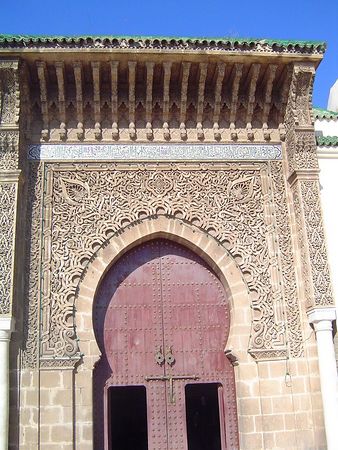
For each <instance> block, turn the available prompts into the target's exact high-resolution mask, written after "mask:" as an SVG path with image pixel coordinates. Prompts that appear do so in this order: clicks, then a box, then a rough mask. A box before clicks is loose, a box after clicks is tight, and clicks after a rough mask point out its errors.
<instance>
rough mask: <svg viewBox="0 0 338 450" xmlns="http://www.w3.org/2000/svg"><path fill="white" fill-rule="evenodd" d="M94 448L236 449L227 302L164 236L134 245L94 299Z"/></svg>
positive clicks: (191, 258) (199, 265)
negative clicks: (227, 348)
mask: <svg viewBox="0 0 338 450" xmlns="http://www.w3.org/2000/svg"><path fill="white" fill-rule="evenodd" d="M93 324H94V331H95V336H96V339H97V342H98V345H99V347H100V349H101V352H102V358H101V360H100V361H99V363H98V365H97V367H96V368H95V370H94V378H93V391H94V396H93V398H94V402H95V403H94V442H95V447H94V448H95V450H99V449H103V448H104V449H105V450H108V449H109V450H174V449H177V450H225V449H228V450H229V449H237V448H238V432H237V412H236V396H235V383H234V372H233V367H232V365H231V363H230V362H229V361H228V359H227V358H226V357H225V354H224V348H225V346H226V342H227V337H228V334H229V327H230V312H229V304H228V301H227V297H226V294H225V290H224V287H223V285H222V283H221V282H220V280H219V279H218V278H217V276H216V275H215V274H214V272H213V271H212V270H211V269H210V268H209V267H208V266H207V264H206V263H205V262H204V261H203V260H202V259H201V258H200V257H198V256H197V255H196V254H195V253H193V252H192V251H190V250H189V249H187V248H186V247H183V246H181V245H179V244H177V243H174V242H172V241H169V240H166V239H156V240H152V241H149V242H147V243H145V244H142V245H139V246H138V247H135V248H133V249H132V250H130V251H129V252H127V253H126V254H125V255H124V256H122V257H121V258H120V259H119V260H118V261H117V263H116V264H114V266H113V267H111V268H110V270H109V271H108V272H107V273H106V275H105V277H104V278H103V280H102V282H101V283H100V286H99V288H98V290H97V293H96V296H95V301H94V305H93Z"/></svg>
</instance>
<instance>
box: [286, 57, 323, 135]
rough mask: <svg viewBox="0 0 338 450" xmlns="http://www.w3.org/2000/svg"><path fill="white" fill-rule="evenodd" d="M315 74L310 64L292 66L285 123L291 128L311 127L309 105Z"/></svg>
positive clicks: (301, 63) (300, 63)
mask: <svg viewBox="0 0 338 450" xmlns="http://www.w3.org/2000/svg"><path fill="white" fill-rule="evenodd" d="M315 72H316V69H315V64H314V63H312V62H299V63H294V64H293V72H292V78H291V86H290V93H289V99H288V111H287V119H289V120H287V122H288V125H289V127H291V128H293V127H295V126H296V127H297V126H299V125H300V126H306V125H308V126H311V125H313V115H312V108H311V104H312V90H313V81H314V76H315Z"/></svg>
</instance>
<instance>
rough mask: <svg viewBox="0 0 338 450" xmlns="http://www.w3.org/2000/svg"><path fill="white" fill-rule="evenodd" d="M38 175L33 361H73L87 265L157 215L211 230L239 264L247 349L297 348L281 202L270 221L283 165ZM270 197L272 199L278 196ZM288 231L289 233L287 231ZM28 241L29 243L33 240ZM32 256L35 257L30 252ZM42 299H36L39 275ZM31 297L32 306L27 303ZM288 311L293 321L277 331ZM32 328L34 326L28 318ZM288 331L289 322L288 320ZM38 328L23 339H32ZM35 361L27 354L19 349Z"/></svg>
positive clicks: (108, 167) (58, 168)
mask: <svg viewBox="0 0 338 450" xmlns="http://www.w3.org/2000/svg"><path fill="white" fill-rule="evenodd" d="M44 165H45V175H44V177H43V178H44V180H45V181H44V184H45V186H44V188H43V189H44V191H45V195H44V202H43V217H44V222H43V244H42V245H43V247H42V255H43V259H42V262H41V268H40V269H39V268H38V264H37V263H36V261H37V260H38V252H39V242H38V240H37V239H36V236H37V235H38V234H40V233H41V228H40V232H38V231H37V230H36V228H37V227H41V225H40V224H39V222H38V220H39V206H38V205H39V204H40V202H39V198H37V197H38V196H37V193H38V191H39V189H40V188H39V182H36V189H37V191H36V192H34V191H33V190H32V191H31V192H30V195H31V196H35V198H36V200H35V203H34V204H35V206H34V208H33V211H35V212H33V221H32V237H31V239H32V244H31V245H32V247H31V248H32V255H31V259H30V266H31V267H30V270H31V273H30V294H29V298H30V302H31V304H30V307H29V308H30V309H29V320H33V321H34V320H37V319H36V317H37V314H36V312H37V311H36V309H37V308H38V307H39V304H40V307H41V309H42V311H41V312H42V314H41V318H42V324H41V336H40V338H41V348H40V352H41V356H42V360H41V362H40V364H44V365H55V364H60V365H63V364H66V363H67V362H66V361H67V359H68V361H69V358H77V357H78V356H79V355H78V347H77V341H76V335H75V329H74V301H75V297H76V291H77V286H78V283H79V280H80V278H81V275H82V273H83V271H84V270H85V268H86V266H87V264H88V262H89V261H90V260H91V259H92V258H93V257H95V252H96V250H97V249H98V248H100V247H101V246H102V245H103V244H104V243H105V242H107V241H109V239H110V238H111V237H112V236H114V235H115V234H117V233H118V232H119V231H121V229H123V228H124V227H126V226H132V225H133V223H137V222H138V221H140V220H142V219H145V218H155V217H156V216H159V215H165V216H167V217H174V218H179V219H180V220H183V221H185V222H187V223H190V224H191V225H192V226H197V227H199V228H200V229H202V230H204V231H205V232H207V233H209V234H211V235H213V236H214V237H215V238H216V239H217V240H218V241H219V242H220V244H221V245H222V246H224V247H225V248H226V249H227V250H228V251H229V252H230V254H231V255H232V256H233V257H234V259H235V260H236V261H237V263H238V265H239V267H240V269H241V270H242V273H243V277H244V280H245V281H246V284H247V286H248V291H249V293H250V297H251V306H252V315H253V319H252V320H253V322H252V336H251V340H250V343H248V344H249V347H250V353H251V354H252V355H253V356H254V357H255V358H267V357H269V358H276V357H277V358H278V357H285V356H286V342H287V341H289V343H290V348H291V354H292V355H293V356H299V355H301V352H302V344H301V341H302V337H301V332H300V326H299V323H298V322H299V311H298V307H297V302H296V300H295V298H296V297H295V296H294V274H293V269H292V252H291V249H290V248H287V250H285V249H283V251H281V246H282V245H284V242H283V233H285V232H286V233H290V230H289V226H288V217H287V211H286V209H283V211H282V212H279V213H278V215H277V219H276V221H275V220H274V219H271V217H272V216H273V215H271V211H273V210H274V208H275V204H278V205H281V204H282V205H286V200H285V196H283V195H282V196H280V197H279V198H278V197H277V196H276V195H277V194H276V193H275V194H273V193H272V192H273V186H272V182H271V173H273V179H274V181H273V184H274V185H275V191H276V190H278V191H279V190H280V189H281V188H282V187H283V175H282V172H281V171H282V168H281V163H279V162H270V163H219V164H210V165H209V164H207V163H190V164H184V163H167V164H150V163H148V164H146V163H141V164H136V163H134V164H133V165H130V164H122V163H121V164H114V163H109V164H107V163H90V164H89V163H87V164H66V163H60V164H47V163H45V164H44ZM276 199H278V202H277V201H276ZM288 236H290V234H288ZM33 241H34V242H33ZM35 255H36V257H35ZM40 271H41V273H42V280H41V283H42V284H41V286H42V289H40V292H41V298H40V300H38V299H37V298H36V295H37V291H38V284H39V281H38V280H37V278H39V273H40ZM35 299H36V303H35V304H34V302H35ZM284 310H286V318H287V319H288V320H290V319H292V320H293V322H294V324H297V323H298V325H297V326H296V327H294V328H293V330H292V332H291V331H290V332H289V336H286V335H285V329H286V323H285V318H284V314H285V311H284ZM29 327H30V329H33V327H32V324H31V323H30V325H29ZM290 328H291V327H290ZM37 329H38V327H34V330H35V331H34V333H35V336H34V333H33V334H32V335H31V336H29V337H28V343H27V345H26V347H27V351H28V353H29V351H30V346H31V347H32V351H33V347H34V343H36V342H37V340H38V339H37V338H38V336H37ZM26 360H27V364H28V365H34V364H35V357H34V356H32V355H27V356H26Z"/></svg>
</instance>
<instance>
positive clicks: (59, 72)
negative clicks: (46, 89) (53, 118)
mask: <svg viewBox="0 0 338 450" xmlns="http://www.w3.org/2000/svg"><path fill="white" fill-rule="evenodd" d="M55 70H56V79H57V84H58V97H59V98H58V100H59V114H60V139H62V140H65V139H66V137H67V129H66V98H65V80H64V63H63V61H57V62H56V63H55Z"/></svg>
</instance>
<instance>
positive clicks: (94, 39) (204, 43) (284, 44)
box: [0, 34, 326, 53]
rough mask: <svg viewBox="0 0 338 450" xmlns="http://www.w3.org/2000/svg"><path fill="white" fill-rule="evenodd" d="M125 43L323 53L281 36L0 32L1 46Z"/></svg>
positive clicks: (316, 44) (319, 46)
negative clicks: (283, 38) (62, 34)
mask: <svg viewBox="0 0 338 450" xmlns="http://www.w3.org/2000/svg"><path fill="white" fill-rule="evenodd" d="M120 46H122V47H127V48H159V47H164V48H169V49H177V48H185V49H197V48H206V49H215V50H217V49H224V50H237V49H238V50H258V51H273V52H287V53H288V52H290V53H299V52H300V53H314V52H316V53H324V52H325V50H326V44H325V42H322V41H297V40H281V39H257V38H229V37H177V36H114V35H104V36H99V35H93V36H90V35H82V36H51V35H50V36H48V35H46V36H42V35H41V36H35V35H15V34H13V35H12V34H0V48H1V47H2V48H8V47H9V48H25V47H33V48H34V47H61V48H62V47H66V48H68V47H87V48H88V47H93V48H95V47H103V48H104V47H120Z"/></svg>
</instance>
